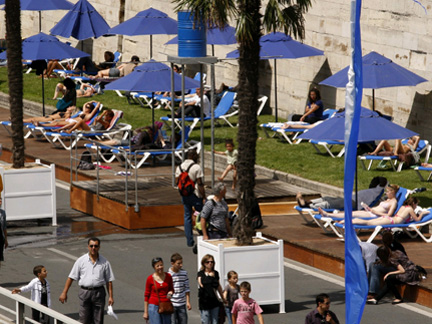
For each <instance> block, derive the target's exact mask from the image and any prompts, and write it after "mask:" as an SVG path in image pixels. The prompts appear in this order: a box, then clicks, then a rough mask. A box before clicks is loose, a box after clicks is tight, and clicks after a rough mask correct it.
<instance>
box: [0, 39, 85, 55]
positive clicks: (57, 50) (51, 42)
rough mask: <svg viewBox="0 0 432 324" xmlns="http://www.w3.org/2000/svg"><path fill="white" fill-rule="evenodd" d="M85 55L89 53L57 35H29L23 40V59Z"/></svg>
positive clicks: (4, 53)
mask: <svg viewBox="0 0 432 324" xmlns="http://www.w3.org/2000/svg"><path fill="white" fill-rule="evenodd" d="M6 53H7V52H6V51H4V52H2V53H0V59H6ZM85 56H89V54H87V53H84V52H82V51H80V50H78V49H76V48H74V47H72V46H69V45H68V44H65V43H63V42H61V41H59V39H58V38H57V37H54V36H50V35H47V34H44V33H39V34H36V35H34V36H31V37H28V38H26V39H25V40H24V41H23V42H22V58H23V60H32V61H34V60H62V59H65V58H78V57H85Z"/></svg>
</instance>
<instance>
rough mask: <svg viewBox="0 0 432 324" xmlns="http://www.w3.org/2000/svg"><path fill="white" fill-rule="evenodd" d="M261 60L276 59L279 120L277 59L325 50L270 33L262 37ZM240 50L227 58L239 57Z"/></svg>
mask: <svg viewBox="0 0 432 324" xmlns="http://www.w3.org/2000/svg"><path fill="white" fill-rule="evenodd" d="M260 45H261V49H260V58H261V60H268V59H273V60H274V79H275V80H274V98H275V120H276V121H278V105H277V65H276V60H277V59H297V58H301V57H309V56H319V55H324V52H323V51H321V50H319V49H316V48H314V47H312V46H309V45H305V44H303V43H300V42H297V41H295V40H293V39H292V38H291V36H289V35H286V34H284V33H280V32H278V33H270V34H267V35H265V36H263V37H261V39H260ZM239 56H240V54H239V51H238V50H235V51H232V52H229V53H228V54H227V56H226V57H227V58H238V57H239Z"/></svg>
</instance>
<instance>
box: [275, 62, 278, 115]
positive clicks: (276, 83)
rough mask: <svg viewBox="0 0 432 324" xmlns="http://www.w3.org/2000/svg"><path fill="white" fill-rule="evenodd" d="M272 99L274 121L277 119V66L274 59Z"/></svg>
mask: <svg viewBox="0 0 432 324" xmlns="http://www.w3.org/2000/svg"><path fill="white" fill-rule="evenodd" d="M274 89H275V90H274V100H275V122H277V121H278V104H277V67H276V59H274Z"/></svg>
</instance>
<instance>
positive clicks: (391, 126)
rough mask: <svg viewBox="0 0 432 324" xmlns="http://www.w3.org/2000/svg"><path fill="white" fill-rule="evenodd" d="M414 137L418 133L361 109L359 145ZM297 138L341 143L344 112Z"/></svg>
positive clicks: (342, 139) (375, 113)
mask: <svg viewBox="0 0 432 324" xmlns="http://www.w3.org/2000/svg"><path fill="white" fill-rule="evenodd" d="M414 135H418V133H416V132H413V131H411V130H409V129H407V128H405V127H402V126H399V125H398V124H395V123H393V122H391V121H389V120H387V119H385V118H383V117H380V116H379V114H378V113H377V112H374V111H372V110H370V109H367V108H364V107H362V110H361V113H360V126H359V134H358V142H359V143H364V142H373V141H377V140H392V139H403V138H408V137H411V136H414ZM299 138H302V139H313V140H326V141H342V142H343V141H344V138H345V112H341V113H337V114H336V115H335V116H334V117H332V118H329V119H327V120H325V121H323V122H322V123H320V124H319V125H317V126H315V127H314V128H311V129H309V130H308V131H307V132H304V133H303V134H301V135H300V136H299Z"/></svg>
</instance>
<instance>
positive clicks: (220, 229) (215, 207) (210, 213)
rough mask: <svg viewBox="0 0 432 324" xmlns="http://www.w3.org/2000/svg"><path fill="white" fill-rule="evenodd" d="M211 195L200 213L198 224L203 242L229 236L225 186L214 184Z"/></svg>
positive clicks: (229, 228)
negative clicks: (199, 224) (199, 223)
mask: <svg viewBox="0 0 432 324" xmlns="http://www.w3.org/2000/svg"><path fill="white" fill-rule="evenodd" d="M213 194H214V196H213V197H212V198H211V199H208V200H207V202H206V203H205V205H204V207H203V209H202V212H201V219H200V222H201V229H202V232H203V237H204V240H208V239H219V238H227V237H230V236H231V227H230V222H229V219H228V205H227V203H226V201H225V194H226V187H225V185H224V184H223V183H222V182H218V183H216V184H215V185H214V187H213Z"/></svg>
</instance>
